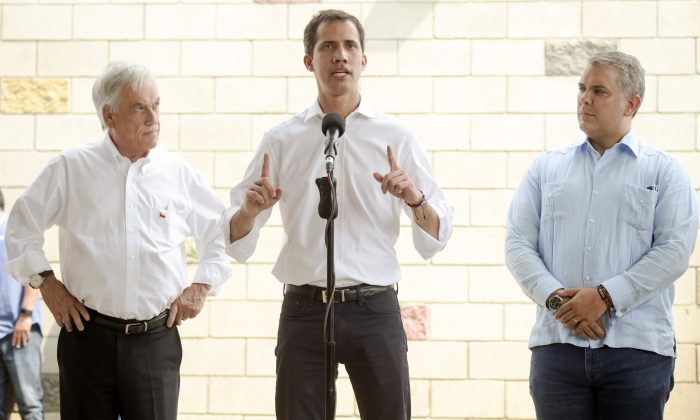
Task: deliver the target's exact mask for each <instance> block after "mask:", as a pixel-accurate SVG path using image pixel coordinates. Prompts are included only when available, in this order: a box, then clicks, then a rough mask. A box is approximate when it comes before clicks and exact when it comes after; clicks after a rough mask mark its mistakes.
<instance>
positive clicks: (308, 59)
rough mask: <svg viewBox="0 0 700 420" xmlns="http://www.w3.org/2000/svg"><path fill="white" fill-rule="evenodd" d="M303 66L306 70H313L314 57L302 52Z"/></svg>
mask: <svg viewBox="0 0 700 420" xmlns="http://www.w3.org/2000/svg"><path fill="white" fill-rule="evenodd" d="M304 67H306V70H308V71H311V72H313V71H314V58H313V57H312V56H310V55H309V54H304Z"/></svg>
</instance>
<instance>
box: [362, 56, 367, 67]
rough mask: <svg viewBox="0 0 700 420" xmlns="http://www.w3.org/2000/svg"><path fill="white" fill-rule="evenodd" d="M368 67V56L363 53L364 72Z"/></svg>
mask: <svg viewBox="0 0 700 420" xmlns="http://www.w3.org/2000/svg"><path fill="white" fill-rule="evenodd" d="M366 66H367V56H366V55H365V54H364V53H362V70H364V69H365V67H366Z"/></svg>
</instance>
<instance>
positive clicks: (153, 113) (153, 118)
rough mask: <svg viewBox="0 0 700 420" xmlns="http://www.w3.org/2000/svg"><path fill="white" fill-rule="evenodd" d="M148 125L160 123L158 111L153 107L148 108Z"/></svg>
mask: <svg viewBox="0 0 700 420" xmlns="http://www.w3.org/2000/svg"><path fill="white" fill-rule="evenodd" d="M145 123H146V125H153V124H157V123H158V110H157V109H155V108H153V107H147V108H146V121H145Z"/></svg>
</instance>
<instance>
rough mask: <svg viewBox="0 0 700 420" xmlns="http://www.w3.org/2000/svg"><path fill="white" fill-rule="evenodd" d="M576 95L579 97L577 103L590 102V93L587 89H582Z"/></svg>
mask: <svg viewBox="0 0 700 420" xmlns="http://www.w3.org/2000/svg"><path fill="white" fill-rule="evenodd" d="M578 97H579V103H581V104H584V105H590V104H591V94H590V91H589V90H584V91H583V92H579V94H578Z"/></svg>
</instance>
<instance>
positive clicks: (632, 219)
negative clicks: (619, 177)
mask: <svg viewBox="0 0 700 420" xmlns="http://www.w3.org/2000/svg"><path fill="white" fill-rule="evenodd" d="M622 195H623V202H622V206H621V208H620V220H621V221H622V222H624V223H626V224H628V225H630V226H632V227H634V228H635V229H637V230H653V228H654V210H655V209H656V201H657V200H658V198H659V193H658V192H656V191H652V190H648V189H646V188H642V187H638V186H636V185H630V184H625V186H624V188H623V190H622Z"/></svg>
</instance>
